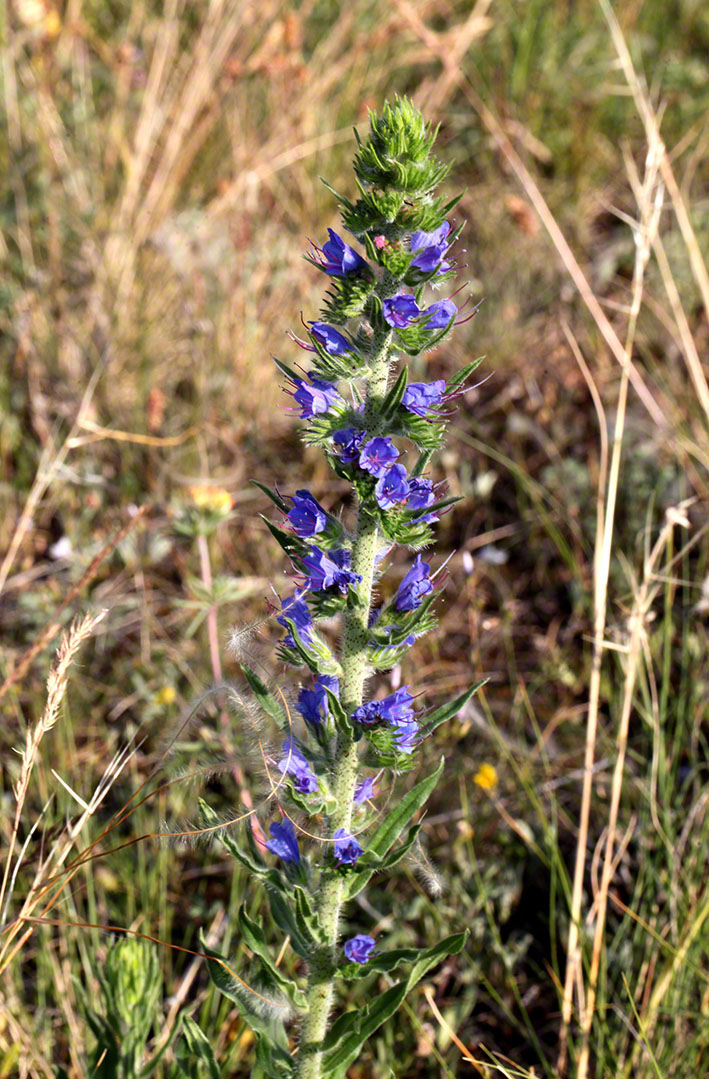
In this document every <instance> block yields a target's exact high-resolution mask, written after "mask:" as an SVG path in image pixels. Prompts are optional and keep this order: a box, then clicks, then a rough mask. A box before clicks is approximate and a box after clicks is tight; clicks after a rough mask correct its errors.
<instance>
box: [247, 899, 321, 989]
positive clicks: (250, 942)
mask: <svg viewBox="0 0 709 1079" xmlns="http://www.w3.org/2000/svg"><path fill="white" fill-rule="evenodd" d="M238 920H239V931H240V933H241V938H242V940H243V942H244V944H245V945H246V947H247V948H250V949H251V951H252V952H253V953H254V955H257V956H258V957H259V959H260V961H261V963H262V965H263V967H264V970H265V971H266V972H267V974H268V976H269V978H270V979H271V980H272V981H273V982H275V984H276V985H278V987H279V988H280V989H282V990H283V991H284V993H286V994H287V996H288V998H289V1000H291V1001H292V1003H293V1004H294V1005H295V1006H296V1008H301V1009H303V1008H305V1006H306V1004H305V997H304V996H303V994H302V992H301V991H300V989H299V988H298V986H297V985H296V984H295V982H294V981H293V980H292V979H291V978H289V977H288V975H287V974H284V973H283V971H282V970H281V969H280V968H279V967H277V966H276V964H275V962H274V960H273V958H272V957H271V952H270V949H269V947H268V944H267V943H266V938H265V937H264V935H263V930H262V929H261V927H260V926H259V925H257V924H256V922H252V921H251V919H250V918H249V916H248V914H247V913H246V908H245V907H244V906H242V907H241V909H240V911H239V915H238Z"/></svg>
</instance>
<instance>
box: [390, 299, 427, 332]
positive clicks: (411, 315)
mask: <svg viewBox="0 0 709 1079" xmlns="http://www.w3.org/2000/svg"><path fill="white" fill-rule="evenodd" d="M382 307H383V314H384V321H385V322H387V323H388V324H389V325H390V326H393V327H394V328H395V329H398V330H401V329H403V327H404V326H408V325H409V323H410V322H413V321H414V319H415V318H418V316H419V315H420V314H421V308H420V307H419V305H418V304H417V303H416V300H415V299H414V297H413V296H411V295H410V294H409V293H407V292H399V293H397V295H396V296H390V297H389V299H388V300H384V303H383V304H382Z"/></svg>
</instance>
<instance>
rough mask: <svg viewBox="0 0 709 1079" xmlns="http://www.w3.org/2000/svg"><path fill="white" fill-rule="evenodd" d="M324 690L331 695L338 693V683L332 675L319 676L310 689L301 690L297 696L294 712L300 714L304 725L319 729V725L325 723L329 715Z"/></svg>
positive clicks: (328, 704)
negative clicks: (304, 722) (327, 690)
mask: <svg viewBox="0 0 709 1079" xmlns="http://www.w3.org/2000/svg"><path fill="white" fill-rule="evenodd" d="M326 688H327V689H329V690H331V691H332V692H333V693H339V692H340V683H339V681H338V680H337V678H335V677H334V676H333V675H330V674H319V675H318V676H317V678H316V679H315V684H314V686H313V687H312V689H301V691H300V693H299V694H298V703H297V704H296V706H295V707H296V710H297V711H298V712H300V714H301V716H302V717H303V719H304V720H305V721H306V723H312V725H313V726H314V727H319V726H320V724H321V723H323V722H326V721H327V718H328V716H329V714H330V702H329V701H328V697H327V693H326V692H325V690H326Z"/></svg>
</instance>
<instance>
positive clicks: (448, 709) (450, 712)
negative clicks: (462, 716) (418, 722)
mask: <svg viewBox="0 0 709 1079" xmlns="http://www.w3.org/2000/svg"><path fill="white" fill-rule="evenodd" d="M488 681H489V679H488V678H481V679H480V681H479V682H476V683H475V684H474V685H472V686H470V687H469V688H468V689H466V690H465V691H464V692H463V693H461V694H460V696H458V697H454V698H453V700H452V701H448V703H447V704H442V705H441V707H440V708H436V710H435V712H431V714H430V716H429V717H428V719H427V720H426V721H425V723H424V724H423V728H424V730H425V732H426V735H429V734H433V732H434V731H435V729H436V727H440V725H441V724H442V723H445V722H446V721H447V720H449V719H452V718H453V716H457V715H458V712H460V710H461V708H462V707H463V706H464V705H465V704H467V703H468V701H469V700H470V698H471V697H473V696H474V695H475V694H476V693H477V692H478V690H479V689H482V687H483V686H484V685H485V683H486V682H488Z"/></svg>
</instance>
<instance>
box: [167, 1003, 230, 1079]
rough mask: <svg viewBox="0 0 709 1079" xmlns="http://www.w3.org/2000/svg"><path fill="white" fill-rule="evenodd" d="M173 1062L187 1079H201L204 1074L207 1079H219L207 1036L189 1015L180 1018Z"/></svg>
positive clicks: (218, 1072) (219, 1074) (219, 1075)
mask: <svg viewBox="0 0 709 1079" xmlns="http://www.w3.org/2000/svg"><path fill="white" fill-rule="evenodd" d="M175 1061H176V1063H177V1066H178V1068H179V1069H180V1073H181V1074H182V1075H184V1076H186V1077H187V1079H202V1077H203V1076H204V1075H205V1074H206V1075H207V1076H208V1079H221V1071H220V1069H219V1066H218V1064H217V1062H216V1060H215V1059H214V1053H213V1052H212V1047H211V1045H210V1044H209V1041H208V1040H207V1036H206V1034H205V1033H204V1031H203V1030H202V1029H201V1028H200V1027H199V1026H198V1024H197V1023H195V1021H194V1019H192V1018H191V1017H190V1016H189V1015H185V1016H183V1017H182V1037H181V1038H180V1040H179V1041H178V1043H177V1045H176V1047H175ZM202 1065H204V1067H203V1066H202Z"/></svg>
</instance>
